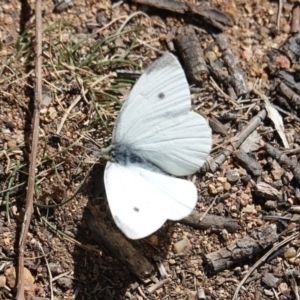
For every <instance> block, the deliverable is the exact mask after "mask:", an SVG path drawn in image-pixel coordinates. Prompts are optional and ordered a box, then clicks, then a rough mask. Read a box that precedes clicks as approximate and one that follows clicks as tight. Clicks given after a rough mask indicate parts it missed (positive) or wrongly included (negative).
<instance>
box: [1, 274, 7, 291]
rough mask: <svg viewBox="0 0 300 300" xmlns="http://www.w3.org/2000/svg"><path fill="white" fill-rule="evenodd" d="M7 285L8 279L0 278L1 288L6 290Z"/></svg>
mask: <svg viewBox="0 0 300 300" xmlns="http://www.w3.org/2000/svg"><path fill="white" fill-rule="evenodd" d="M5 285H6V277H5V276H4V275H1V276H0V288H4V287H5Z"/></svg>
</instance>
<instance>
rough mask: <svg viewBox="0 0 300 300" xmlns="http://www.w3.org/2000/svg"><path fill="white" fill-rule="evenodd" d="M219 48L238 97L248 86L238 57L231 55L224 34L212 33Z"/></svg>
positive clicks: (246, 90)
mask: <svg viewBox="0 0 300 300" xmlns="http://www.w3.org/2000/svg"><path fill="white" fill-rule="evenodd" d="M214 37H215V40H216V43H217V45H218V46H219V48H220V49H221V50H222V51H223V54H222V57H223V60H224V62H225V64H226V67H227V70H228V73H229V74H230V75H231V77H232V78H233V79H234V86H233V87H234V90H235V92H236V94H237V96H238V97H240V96H243V95H245V94H247V92H248V87H247V82H246V80H245V74H244V72H243V70H242V68H241V66H240V64H239V61H238V58H237V57H236V56H234V55H233V53H232V52H231V49H230V45H229V43H228V40H227V38H226V36H225V35H224V34H222V33H219V34H214Z"/></svg>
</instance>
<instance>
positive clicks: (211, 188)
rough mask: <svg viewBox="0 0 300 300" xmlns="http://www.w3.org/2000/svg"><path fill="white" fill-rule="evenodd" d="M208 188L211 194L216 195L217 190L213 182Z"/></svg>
mask: <svg viewBox="0 0 300 300" xmlns="http://www.w3.org/2000/svg"><path fill="white" fill-rule="evenodd" d="M208 190H209V192H210V193H211V194H212V195H216V194H217V193H218V190H217V189H216V187H215V186H214V185H213V184H209V185H208Z"/></svg>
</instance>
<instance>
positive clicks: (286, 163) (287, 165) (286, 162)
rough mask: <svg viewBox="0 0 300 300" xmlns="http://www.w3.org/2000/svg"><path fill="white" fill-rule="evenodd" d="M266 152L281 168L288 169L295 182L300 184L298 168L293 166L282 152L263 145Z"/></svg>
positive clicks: (299, 169) (295, 165)
mask: <svg viewBox="0 0 300 300" xmlns="http://www.w3.org/2000/svg"><path fill="white" fill-rule="evenodd" d="M265 149H266V151H267V152H268V153H269V154H270V155H271V156H272V157H273V158H275V159H276V160H277V162H278V163H279V164H280V165H281V166H282V167H283V168H288V169H289V170H291V172H292V173H293V175H294V178H295V180H296V181H297V182H298V183H300V167H299V165H297V164H295V163H294V162H293V161H292V160H291V159H290V158H289V157H288V156H287V155H286V154H284V153H283V152H282V151H280V150H278V149H276V148H274V147H273V146H271V145H270V144H266V145H265Z"/></svg>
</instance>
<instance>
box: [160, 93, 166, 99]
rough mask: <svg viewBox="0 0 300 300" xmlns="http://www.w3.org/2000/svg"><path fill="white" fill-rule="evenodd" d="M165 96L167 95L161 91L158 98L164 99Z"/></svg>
mask: <svg viewBox="0 0 300 300" xmlns="http://www.w3.org/2000/svg"><path fill="white" fill-rule="evenodd" d="M165 97H166V95H165V94H164V93H159V94H158V98H159V99H161V100H162V99H164V98H165Z"/></svg>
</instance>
